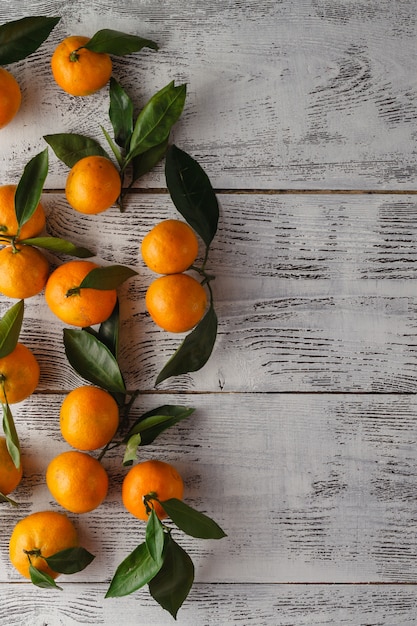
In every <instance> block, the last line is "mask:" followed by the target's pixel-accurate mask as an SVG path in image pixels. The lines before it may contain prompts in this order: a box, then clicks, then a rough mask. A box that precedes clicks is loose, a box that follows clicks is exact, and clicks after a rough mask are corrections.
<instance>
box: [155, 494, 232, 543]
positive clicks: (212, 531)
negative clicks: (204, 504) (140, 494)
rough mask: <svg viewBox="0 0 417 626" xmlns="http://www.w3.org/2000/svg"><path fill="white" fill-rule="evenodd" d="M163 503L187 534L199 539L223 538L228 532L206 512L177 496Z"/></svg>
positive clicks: (165, 509)
mask: <svg viewBox="0 0 417 626" xmlns="http://www.w3.org/2000/svg"><path fill="white" fill-rule="evenodd" d="M158 502H159V503H160V504H161V506H162V508H163V509H164V511H165V513H166V514H167V515H169V517H170V518H171V519H172V521H173V522H174V524H175V525H176V526H178V528H179V529H180V530H182V531H183V532H184V533H186V534H187V535H190V536H191V537H197V538H198V539H222V538H223V537H226V533H225V532H224V531H223V530H222V529H221V528H220V526H219V525H218V524H216V522H215V521H214V520H212V519H211V518H210V517H207V515H204V513H200V512H199V511H196V510H195V509H193V508H192V507H190V506H189V505H188V504H185V502H183V501H182V500H178V499H177V498H170V499H169V500H164V501H163V502H160V501H159V500H158Z"/></svg>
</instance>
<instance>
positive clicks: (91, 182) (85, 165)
mask: <svg viewBox="0 0 417 626" xmlns="http://www.w3.org/2000/svg"><path fill="white" fill-rule="evenodd" d="M121 189H122V183H121V179H120V174H119V172H118V171H117V169H116V167H115V166H114V165H113V163H112V162H111V161H110V159H107V158H106V157H103V156H87V157H84V158H83V159H80V160H79V161H77V162H76V164H75V165H74V166H73V167H72V168H71V170H70V172H69V174H68V177H67V182H66V185H65V195H66V197H67V200H68V202H69V204H70V205H71V206H72V208H73V209H75V210H76V211H78V212H79V213H87V214H89V215H95V214H97V213H102V212H103V211H106V210H107V209H109V208H110V207H111V206H112V205H113V204H114V203H115V202H116V200H117V198H118V197H119V196H120V192H121Z"/></svg>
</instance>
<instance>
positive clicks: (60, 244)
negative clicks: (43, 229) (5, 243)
mask: <svg viewBox="0 0 417 626" xmlns="http://www.w3.org/2000/svg"><path fill="white" fill-rule="evenodd" d="M21 243H24V244H26V245H28V246H36V247H37V248H43V249H45V250H50V251H51V252H62V253H63V254H70V255H71V256H75V257H77V258H80V259H88V258H89V257H92V256H95V253H94V252H92V251H91V250H88V248H82V247H79V246H75V245H74V244H73V243H71V242H70V241H67V240H66V239H61V238H60V237H49V236H48V237H32V238H30V239H22V240H21Z"/></svg>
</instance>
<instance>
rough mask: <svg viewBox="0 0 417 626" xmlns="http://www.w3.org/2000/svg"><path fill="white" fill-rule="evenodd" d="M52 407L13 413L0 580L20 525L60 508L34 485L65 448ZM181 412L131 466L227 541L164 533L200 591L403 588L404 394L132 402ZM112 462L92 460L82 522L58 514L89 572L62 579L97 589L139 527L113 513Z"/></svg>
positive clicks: (413, 429) (406, 550)
mask: <svg viewBox="0 0 417 626" xmlns="http://www.w3.org/2000/svg"><path fill="white" fill-rule="evenodd" d="M61 401H62V396H59V395H57V394H49V395H42V394H35V395H34V396H32V397H31V398H30V399H28V400H27V401H25V402H24V403H22V404H21V405H15V406H14V407H13V411H14V415H15V421H16V427H17V429H18V432H19V434H20V438H21V441H22V450H23V455H24V459H25V462H26V474H25V476H26V479H25V480H24V481H23V482H22V483H21V485H20V486H19V487H18V489H17V490H16V491H15V493H14V496H15V499H16V500H17V501H18V502H20V504H21V506H20V508H19V509H18V510H17V511H16V509H14V508H12V507H8V506H6V505H3V506H2V514H1V515H2V528H3V533H2V535H1V536H0V580H1V581H2V582H6V581H9V582H13V583H14V582H18V581H19V580H20V576H19V574H18V573H17V572H15V571H14V569H13V568H12V566H11V565H10V564H9V563H8V559H7V544H8V537H9V536H10V533H11V531H12V528H13V527H14V524H15V523H16V520H17V519H18V517H20V516H24V515H26V514H27V513H29V512H31V511H33V510H42V509H49V508H50V507H52V508H55V509H57V510H59V509H60V507H58V506H57V505H56V504H54V503H53V500H52V498H51V496H50V494H49V492H48V489H47V487H46V485H45V478H44V476H45V470H46V467H47V464H48V463H49V460H50V459H52V458H53V457H54V456H55V455H56V454H57V453H59V452H61V451H64V450H66V449H68V446H67V444H66V443H65V442H64V441H63V439H62V436H61V434H60V431H59V422H58V415H59V407H60V403H61ZM166 403H168V404H183V405H186V406H193V407H195V408H196V412H195V413H194V414H193V416H192V417H190V418H189V419H188V420H186V421H184V422H182V423H181V424H178V425H177V426H176V427H175V428H173V429H172V430H171V431H169V432H166V433H164V435H163V436H161V438H160V439H159V440H158V441H156V442H155V444H154V445H153V446H148V447H146V448H141V452H140V459H146V458H160V459H164V460H166V461H168V462H170V463H172V464H173V465H174V466H176V467H177V468H178V470H179V471H180V473H181V474H182V475H183V477H184V481H185V485H186V489H185V495H184V497H185V500H186V501H187V502H188V503H189V504H190V505H191V506H194V507H195V508H197V509H199V510H201V511H204V512H206V513H207V514H208V515H210V516H211V517H213V518H214V519H215V520H216V521H217V522H218V523H219V524H220V525H221V526H222V528H224V530H225V532H226V533H227V535H228V536H227V538H225V539H222V540H220V541H201V540H195V539H192V538H187V537H185V536H183V535H182V534H180V533H178V534H174V536H175V537H176V539H177V540H178V541H179V542H180V543H181V545H183V546H184V548H185V549H186V550H187V551H188V552H189V554H190V556H191V558H192V559H193V561H194V563H195V567H196V581H197V582H205V583H223V582H228V583H246V584H250V585H254V584H256V583H276V582H279V583H288V582H294V583H300V582H304V583H336V582H338V583H350V582H357V583H359V582H403V583H410V582H412V583H415V582H417V581H416V567H415V561H416V557H417V546H416V541H415V532H414V529H415V498H416V466H417V462H416V461H417V458H416V456H417V453H416V439H417V419H416V415H417V399H416V397H415V396H414V395H410V396H408V395H401V396H397V395H385V396H373V395H352V394H350V395H343V394H341V395H333V396H325V395H322V394H313V395H309V394H301V395H296V394H250V393H248V394H241V395H236V394H224V393H223V394H203V395H201V394H193V395H191V396H190V395H188V394H186V395H182V394H178V395H175V396H173V395H164V394H160V395H156V396H155V395H144V396H141V397H140V399H139V400H138V401H137V403H136V407H135V411H134V414H133V415H132V422H133V420H134V418H135V417H137V416H138V414H140V413H141V412H142V411H145V410H148V409H150V408H156V407H157V406H160V405H163V404H166ZM121 459H122V451H117V452H116V451H114V452H112V453H111V454H109V455H108V456H106V457H105V458H104V461H103V463H104V466H105V467H106V469H107V470H108V472H109V476H110V483H111V488H110V490H109V495H108V498H107V500H106V502H105V503H104V504H103V505H102V506H101V507H99V508H98V509H97V510H96V511H93V512H92V513H89V514H84V515H79V516H71V517H72V519H74V522H75V523H76V525H77V527H78V528H79V530H80V535H81V541H82V543H83V545H85V547H86V548H87V549H89V550H90V551H91V552H92V553H93V554H96V555H97V558H96V560H95V561H94V562H93V563H92V564H91V565H90V566H89V567H88V568H87V569H86V570H85V571H84V572H81V573H79V574H77V575H75V576H74V577H73V578H72V579H71V580H74V582H77V583H81V582H83V583H86V582H87V583H90V582H102V583H105V582H108V581H109V580H110V577H111V575H112V573H113V572H114V571H115V569H116V566H117V564H118V563H120V561H121V560H122V559H123V558H124V557H125V556H127V554H128V553H129V552H130V551H131V550H133V549H134V547H135V546H136V545H138V543H140V542H141V541H143V537H144V525H143V523H142V522H138V521H137V520H134V519H133V518H132V517H131V516H130V515H129V514H128V513H127V512H126V511H124V509H123V506H122V504H121V497H120V485H121V482H122V479H123V476H124V475H125V473H126V471H127V470H126V468H123V467H122V466H121Z"/></svg>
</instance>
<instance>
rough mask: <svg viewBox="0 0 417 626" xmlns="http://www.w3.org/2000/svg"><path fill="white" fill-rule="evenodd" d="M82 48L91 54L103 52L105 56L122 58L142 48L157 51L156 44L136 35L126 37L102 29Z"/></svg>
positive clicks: (122, 34)
mask: <svg viewBox="0 0 417 626" xmlns="http://www.w3.org/2000/svg"><path fill="white" fill-rule="evenodd" d="M83 48H87V49H88V50H91V51H92V52H105V53H106V54H115V55H117V56H124V55H126V54H131V53H132V52H138V51H139V50H142V48H152V49H153V50H158V44H156V43H155V42H154V41H151V40H150V39H143V37H138V36H137V35H128V34H126V33H121V32H120V31H118V30H111V29H108V28H104V29H103V30H99V31H98V32H97V33H96V34H95V35H94V36H93V37H92V38H91V39H90V41H89V42H88V43H86V44H85V46H83Z"/></svg>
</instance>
